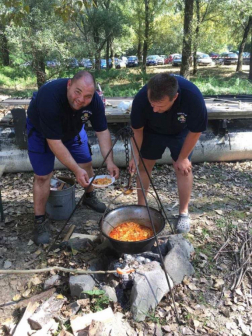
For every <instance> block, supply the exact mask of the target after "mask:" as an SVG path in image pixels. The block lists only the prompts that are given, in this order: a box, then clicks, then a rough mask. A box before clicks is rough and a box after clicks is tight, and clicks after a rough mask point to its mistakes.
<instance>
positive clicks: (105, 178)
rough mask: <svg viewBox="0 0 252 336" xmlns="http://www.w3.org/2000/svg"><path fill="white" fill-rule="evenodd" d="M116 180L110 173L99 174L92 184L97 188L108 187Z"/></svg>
mask: <svg viewBox="0 0 252 336" xmlns="http://www.w3.org/2000/svg"><path fill="white" fill-rule="evenodd" d="M92 180H93V177H91V178H90V179H89V182H91V181H92ZM114 182H115V178H114V177H111V176H110V175H97V176H96V178H95V179H94V181H93V183H92V185H93V186H94V187H95V188H106V187H108V186H110V185H111V184H113V183H114Z"/></svg>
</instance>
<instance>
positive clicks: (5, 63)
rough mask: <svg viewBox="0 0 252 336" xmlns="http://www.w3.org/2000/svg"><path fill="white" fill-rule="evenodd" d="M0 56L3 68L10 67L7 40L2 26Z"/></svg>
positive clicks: (0, 31) (0, 26)
mask: <svg viewBox="0 0 252 336" xmlns="http://www.w3.org/2000/svg"><path fill="white" fill-rule="evenodd" d="M0 54H1V59H2V64H3V66H9V65H10V53H9V49H8V40H7V38H6V35H5V33H4V26H2V25H0Z"/></svg>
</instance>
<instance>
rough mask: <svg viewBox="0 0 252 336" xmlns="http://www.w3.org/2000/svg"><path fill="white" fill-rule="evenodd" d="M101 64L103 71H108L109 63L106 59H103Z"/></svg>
mask: <svg viewBox="0 0 252 336" xmlns="http://www.w3.org/2000/svg"><path fill="white" fill-rule="evenodd" d="M100 64H101V69H106V68H107V61H106V60H105V59H104V58H102V59H101V63H100Z"/></svg>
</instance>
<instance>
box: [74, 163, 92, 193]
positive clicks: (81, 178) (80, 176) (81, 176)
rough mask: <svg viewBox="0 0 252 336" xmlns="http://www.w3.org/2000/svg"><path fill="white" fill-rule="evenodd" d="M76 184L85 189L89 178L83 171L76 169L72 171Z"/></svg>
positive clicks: (79, 168)
mask: <svg viewBox="0 0 252 336" xmlns="http://www.w3.org/2000/svg"><path fill="white" fill-rule="evenodd" d="M74 174H75V177H76V180H77V182H78V183H79V184H80V185H81V186H82V187H83V188H86V187H87V186H88V185H89V176H88V173H87V172H86V170H85V169H82V168H81V167H78V168H77V169H76V170H75V171H74Z"/></svg>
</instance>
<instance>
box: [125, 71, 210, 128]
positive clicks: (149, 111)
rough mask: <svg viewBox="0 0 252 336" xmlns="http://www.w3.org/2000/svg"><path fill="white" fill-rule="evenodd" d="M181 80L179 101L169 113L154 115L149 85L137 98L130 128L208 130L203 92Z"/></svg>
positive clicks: (134, 101) (133, 106)
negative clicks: (148, 93)
mask: <svg viewBox="0 0 252 336" xmlns="http://www.w3.org/2000/svg"><path fill="white" fill-rule="evenodd" d="M176 78H177V80H178V85H179V89H178V93H179V95H178V98H177V99H176V100H175V102H174V104H173V105H172V107H171V108H170V110H168V111H166V112H164V113H156V112H153V108H152V107H151V104H150V102H149V100H148V96H147V85H145V86H144V87H143V88H142V89H141V90H140V91H139V92H138V93H137V95H136V96H135V98H134V100H133V104H132V110H131V125H132V127H133V128H135V129H139V128H142V127H144V132H148V133H158V134H178V133H180V132H181V131H182V130H183V129H184V128H186V127H187V128H188V129H189V131H191V132H195V133H198V132H203V131H205V130H206V127H207V109H206V105H205V101H204V99H203V96H202V94H201V92H200V90H199V89H198V88H197V86H196V85H194V84H193V83H191V82H190V81H188V80H186V79H185V78H183V77H181V76H176Z"/></svg>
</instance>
